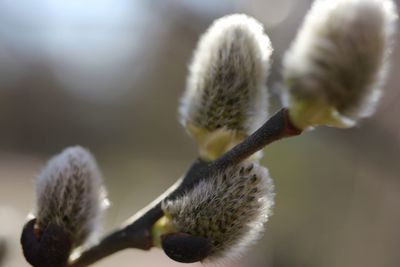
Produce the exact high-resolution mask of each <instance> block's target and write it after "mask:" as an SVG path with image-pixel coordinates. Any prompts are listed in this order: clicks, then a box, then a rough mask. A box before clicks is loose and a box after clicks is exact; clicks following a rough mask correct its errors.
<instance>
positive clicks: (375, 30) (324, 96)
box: [283, 0, 397, 128]
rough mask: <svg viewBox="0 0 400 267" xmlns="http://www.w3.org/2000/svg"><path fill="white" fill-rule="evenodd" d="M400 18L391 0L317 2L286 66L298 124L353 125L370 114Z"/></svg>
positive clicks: (290, 101)
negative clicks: (398, 18) (397, 21)
mask: <svg viewBox="0 0 400 267" xmlns="http://www.w3.org/2000/svg"><path fill="white" fill-rule="evenodd" d="M396 19H397V14H396V7H395V5H394V3H393V1H392V0H316V1H315V2H314V4H313V6H312V8H311V10H310V11H309V13H308V15H307V17H306V19H305V21H304V23H303V25H302V27H301V29H300V30H299V33H298V35H297V37H296V39H295V41H294V42H293V43H292V45H291V47H290V49H289V51H288V52H287V53H286V55H285V58H284V64H283V66H284V77H285V80H286V83H287V86H288V91H289V107H290V109H291V111H290V113H291V115H292V116H293V117H294V118H293V119H294V123H295V124H297V126H298V127H300V128H306V127H308V126H313V125H318V124H325V125H332V126H337V127H349V126H352V125H354V124H355V123H356V122H357V121H358V120H359V119H360V118H363V117H366V116H369V115H371V114H372V112H373V111H374V109H375V106H376V103H377V101H378V99H379V96H380V95H381V88H382V86H383V83H384V78H385V74H386V72H387V67H388V66H387V65H388V64H387V59H388V56H389V54H390V52H391V50H392V41H393V40H392V39H393V34H394V32H395V28H396V27H395V26H396Z"/></svg>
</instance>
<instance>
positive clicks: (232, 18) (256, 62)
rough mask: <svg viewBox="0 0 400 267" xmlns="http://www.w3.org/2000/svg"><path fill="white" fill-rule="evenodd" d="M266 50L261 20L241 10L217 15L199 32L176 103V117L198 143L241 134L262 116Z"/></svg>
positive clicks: (264, 113)
mask: <svg viewBox="0 0 400 267" xmlns="http://www.w3.org/2000/svg"><path fill="white" fill-rule="evenodd" d="M271 53H272V48H271V43H270V40H269V38H268V36H267V35H266V34H265V33H264V30H263V27H262V25H261V24H260V23H259V22H257V21H256V20H255V19H253V18H251V17H248V16H246V15H239V14H235V15H228V16H225V17H222V18H220V19H218V20H216V21H215V22H214V23H213V24H212V25H211V26H210V28H209V29H208V30H207V31H206V32H205V33H204V34H203V36H202V37H201V38H200V40H199V43H198V46H197V48H196V50H195V52H194V56H193V59H192V62H191V64H190V68H189V76H188V80H187V85H186V90H185V93H184V95H183V97H182V100H181V106H180V120H181V123H182V124H183V126H184V127H185V128H186V129H187V130H188V131H189V133H190V134H191V135H192V136H193V137H194V138H195V139H196V140H197V142H198V143H200V146H201V145H204V146H207V143H208V141H209V140H210V139H213V138H215V136H223V137H222V138H221V139H224V138H225V139H226V138H228V137H227V136H229V137H231V138H232V139H241V138H243V136H245V135H248V134H250V133H252V132H253V131H254V130H255V129H257V128H258V127H259V126H260V125H261V123H263V122H264V121H265V120H266V119H267V91H266V87H265V86H266V78H267V74H268V69H269V65H270V55H271ZM235 134H236V135H235ZM233 135H235V136H233ZM217 139H218V137H217ZM222 142H223V141H222ZM215 143H221V140H218V141H217V142H215Z"/></svg>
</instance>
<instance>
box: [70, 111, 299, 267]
mask: <svg viewBox="0 0 400 267" xmlns="http://www.w3.org/2000/svg"><path fill="white" fill-rule="evenodd" d="M300 133H301V130H299V129H297V128H296V127H295V126H293V124H292V123H291V122H290V118H289V115H288V110H287V109H285V108H283V109H281V110H280V111H278V112H277V113H276V114H275V115H274V116H272V117H271V118H270V119H269V120H268V121H267V122H266V123H264V125H262V126H261V127H260V128H259V129H258V130H257V131H255V132H254V133H253V134H251V135H250V136H249V137H248V138H246V139H245V140H244V141H243V142H242V143H240V144H238V145H237V146H235V147H234V148H232V149H231V150H229V151H228V152H227V153H225V154H224V155H222V156H221V157H220V158H219V159H217V160H215V161H214V162H211V163H210V162H205V161H202V160H197V161H195V162H194V163H193V164H192V166H191V167H190V168H189V170H188V171H187V173H186V175H185V177H184V178H183V179H182V180H180V181H178V183H177V184H175V185H174V186H172V187H171V188H170V189H169V190H167V192H166V193H165V194H163V195H162V196H160V197H159V198H158V199H156V200H155V201H154V202H153V203H151V204H150V205H149V206H148V207H146V208H145V209H144V211H143V210H142V211H140V212H138V214H137V215H135V216H133V217H132V219H130V220H129V222H128V223H127V224H126V226H124V227H123V228H121V229H119V230H116V231H115V232H113V233H111V234H109V235H108V236H106V237H104V238H103V240H102V241H101V242H100V243H99V244H97V245H95V246H93V247H92V248H89V249H88V250H87V251H85V252H83V253H82V255H81V256H80V257H79V258H77V259H76V260H75V261H74V262H72V263H71V264H70V265H69V267H84V266H88V265H90V264H93V263H94V262H96V261H99V260H101V259H103V258H105V257H107V256H109V255H111V254H113V253H115V252H118V251H120V250H123V249H126V248H137V249H142V250H148V249H150V248H151V247H152V246H153V244H152V240H151V236H150V230H151V227H152V226H153V224H154V223H155V222H156V221H157V220H158V219H159V218H161V217H162V215H163V211H162V209H161V202H162V200H164V199H174V198H176V197H178V196H180V195H181V194H183V193H184V192H187V191H188V190H190V189H191V188H193V187H194V186H195V185H196V184H197V183H198V182H199V181H200V180H201V179H207V178H210V177H212V176H213V175H214V174H215V173H216V172H220V171H221V170H222V169H225V168H227V167H229V166H232V165H235V164H238V163H239V162H241V161H243V160H244V159H246V158H248V157H250V156H251V155H253V154H254V153H255V152H257V151H259V150H261V149H262V148H264V147H265V146H266V145H268V144H270V143H272V142H274V141H276V140H279V139H281V138H284V137H290V136H295V135H299V134H300Z"/></svg>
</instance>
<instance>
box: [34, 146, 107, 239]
mask: <svg viewBox="0 0 400 267" xmlns="http://www.w3.org/2000/svg"><path fill="white" fill-rule="evenodd" d="M102 190H103V188H102V177H101V174H100V171H99V169H98V167H97V164H96V161H95V159H94V157H93V156H92V155H91V154H90V152H88V151H87V150H86V149H84V148H82V147H79V146H75V147H70V148H67V149H65V150H64V151H62V153H60V154H59V155H56V156H54V157H53V158H52V159H50V160H49V162H48V163H47V165H46V166H45V168H44V169H43V170H42V172H41V173H40V174H39V176H38V177H37V183H36V193H37V200H36V201H37V203H36V218H37V222H36V225H37V226H38V227H39V229H41V230H44V229H45V228H46V227H47V225H48V224H49V223H55V224H57V225H59V226H61V227H62V228H64V230H65V231H66V232H68V233H69V234H70V236H71V238H72V242H73V246H74V247H77V246H80V245H82V244H83V243H84V242H85V241H87V240H88V238H90V236H91V235H92V234H94V233H95V232H96V231H97V230H98V228H99V226H100V219H101V218H100V217H101V212H102V209H103V208H102V202H103V200H104V199H103V198H104V194H103V193H104V192H102Z"/></svg>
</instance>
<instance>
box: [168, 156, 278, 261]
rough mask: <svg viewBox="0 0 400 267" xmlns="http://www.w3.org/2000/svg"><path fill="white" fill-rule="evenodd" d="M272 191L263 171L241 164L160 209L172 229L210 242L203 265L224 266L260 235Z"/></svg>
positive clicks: (270, 183) (258, 166) (201, 183)
mask: <svg viewBox="0 0 400 267" xmlns="http://www.w3.org/2000/svg"><path fill="white" fill-rule="evenodd" d="M273 188H274V187H273V184H272V180H271V179H270V178H269V175H268V170H267V169H266V168H264V167H262V166H260V165H258V164H253V163H241V164H239V165H238V166H234V167H231V168H228V169H227V170H225V171H224V172H221V173H219V174H217V175H216V176H215V177H211V178H210V179H207V180H202V181H201V182H200V183H199V184H198V185H196V187H194V188H193V189H192V190H191V191H189V192H187V193H186V194H185V195H183V196H182V197H179V198H178V199H176V200H172V201H166V202H164V203H163V204H162V208H163V210H164V211H165V212H166V214H167V216H170V217H171V218H172V223H173V225H174V227H175V229H177V230H178V231H181V232H185V233H189V234H192V235H196V236H202V237H205V238H207V239H209V240H210V242H211V243H212V250H211V254H210V255H209V256H208V257H207V258H206V259H205V262H206V263H221V262H222V263H223V262H226V261H230V260H232V259H234V258H237V257H238V256H240V255H241V254H242V253H243V252H244V251H245V250H246V248H248V247H249V246H250V245H251V244H253V243H254V242H255V241H256V240H258V238H260V237H261V236H262V231H263V229H264V224H265V222H266V221H267V220H268V217H269V216H270V215H271V213H272V212H271V209H272V206H273V204H274V191H273Z"/></svg>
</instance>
